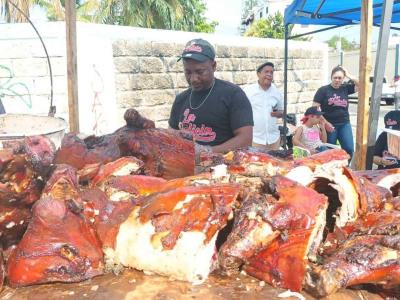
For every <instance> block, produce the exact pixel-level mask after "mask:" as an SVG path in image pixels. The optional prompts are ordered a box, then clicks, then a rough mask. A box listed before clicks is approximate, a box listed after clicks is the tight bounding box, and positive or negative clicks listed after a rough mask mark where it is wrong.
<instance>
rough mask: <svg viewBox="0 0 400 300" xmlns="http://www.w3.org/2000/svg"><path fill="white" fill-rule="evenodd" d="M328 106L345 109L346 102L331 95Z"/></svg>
mask: <svg viewBox="0 0 400 300" xmlns="http://www.w3.org/2000/svg"><path fill="white" fill-rule="evenodd" d="M328 105H333V106H341V107H347V100H346V99H342V98H340V96H338V95H336V94H333V97H331V98H329V99H328Z"/></svg>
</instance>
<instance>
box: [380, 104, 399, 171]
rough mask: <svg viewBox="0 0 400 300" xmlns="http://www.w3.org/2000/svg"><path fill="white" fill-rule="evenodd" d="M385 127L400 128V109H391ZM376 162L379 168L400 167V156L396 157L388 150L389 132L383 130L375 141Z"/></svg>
mask: <svg viewBox="0 0 400 300" xmlns="http://www.w3.org/2000/svg"><path fill="white" fill-rule="evenodd" d="M384 122H385V128H388V129H393V130H400V110H392V111H389V112H388V113H387V114H386V115H385V117H384ZM374 164H376V165H378V169H394V168H400V157H396V156H395V155H393V154H392V153H390V152H389V150H388V138H387V132H385V131H384V132H382V133H381V134H380V135H379V137H378V139H377V140H376V143H375V148H374Z"/></svg>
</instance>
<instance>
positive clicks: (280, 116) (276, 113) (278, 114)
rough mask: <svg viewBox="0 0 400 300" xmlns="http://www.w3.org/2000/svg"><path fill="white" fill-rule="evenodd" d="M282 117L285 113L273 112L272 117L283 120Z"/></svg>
mask: <svg viewBox="0 0 400 300" xmlns="http://www.w3.org/2000/svg"><path fill="white" fill-rule="evenodd" d="M282 116H283V111H281V110H274V111H272V112H271V117H275V118H282Z"/></svg>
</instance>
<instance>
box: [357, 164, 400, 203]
mask: <svg viewBox="0 0 400 300" xmlns="http://www.w3.org/2000/svg"><path fill="white" fill-rule="evenodd" d="M354 173H355V174H356V175H360V176H363V177H365V178H367V179H368V180H370V181H371V182H373V183H375V184H377V185H379V186H381V187H384V188H386V189H388V190H390V191H391V192H392V195H393V197H397V196H399V195H400V168H396V169H387V170H367V171H357V172H354Z"/></svg>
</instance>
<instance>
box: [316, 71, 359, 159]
mask: <svg viewBox="0 0 400 300" xmlns="http://www.w3.org/2000/svg"><path fill="white" fill-rule="evenodd" d="M346 77H347V78H349V79H350V81H349V82H347V83H344V82H343V80H344V79H345V78H346ZM357 88H358V80H357V79H356V78H354V77H352V76H350V75H349V74H348V73H347V72H346V70H345V69H344V68H343V67H341V66H337V67H335V68H333V70H332V73H331V83H330V84H328V85H325V86H322V87H320V88H319V89H318V91H317V92H316V93H315V96H314V102H313V105H315V106H318V107H320V108H321V111H322V112H323V113H324V118H325V119H326V121H327V122H326V123H325V124H326V125H325V128H326V131H327V142H328V143H329V144H334V145H335V144H336V143H337V141H339V143H340V146H341V147H342V148H343V149H344V150H345V151H346V152H347V153H348V154H349V155H350V156H351V157H352V156H353V153H354V141H353V132H352V129H351V124H350V116H349V95H350V94H353V93H355V92H356V91H357Z"/></svg>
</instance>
